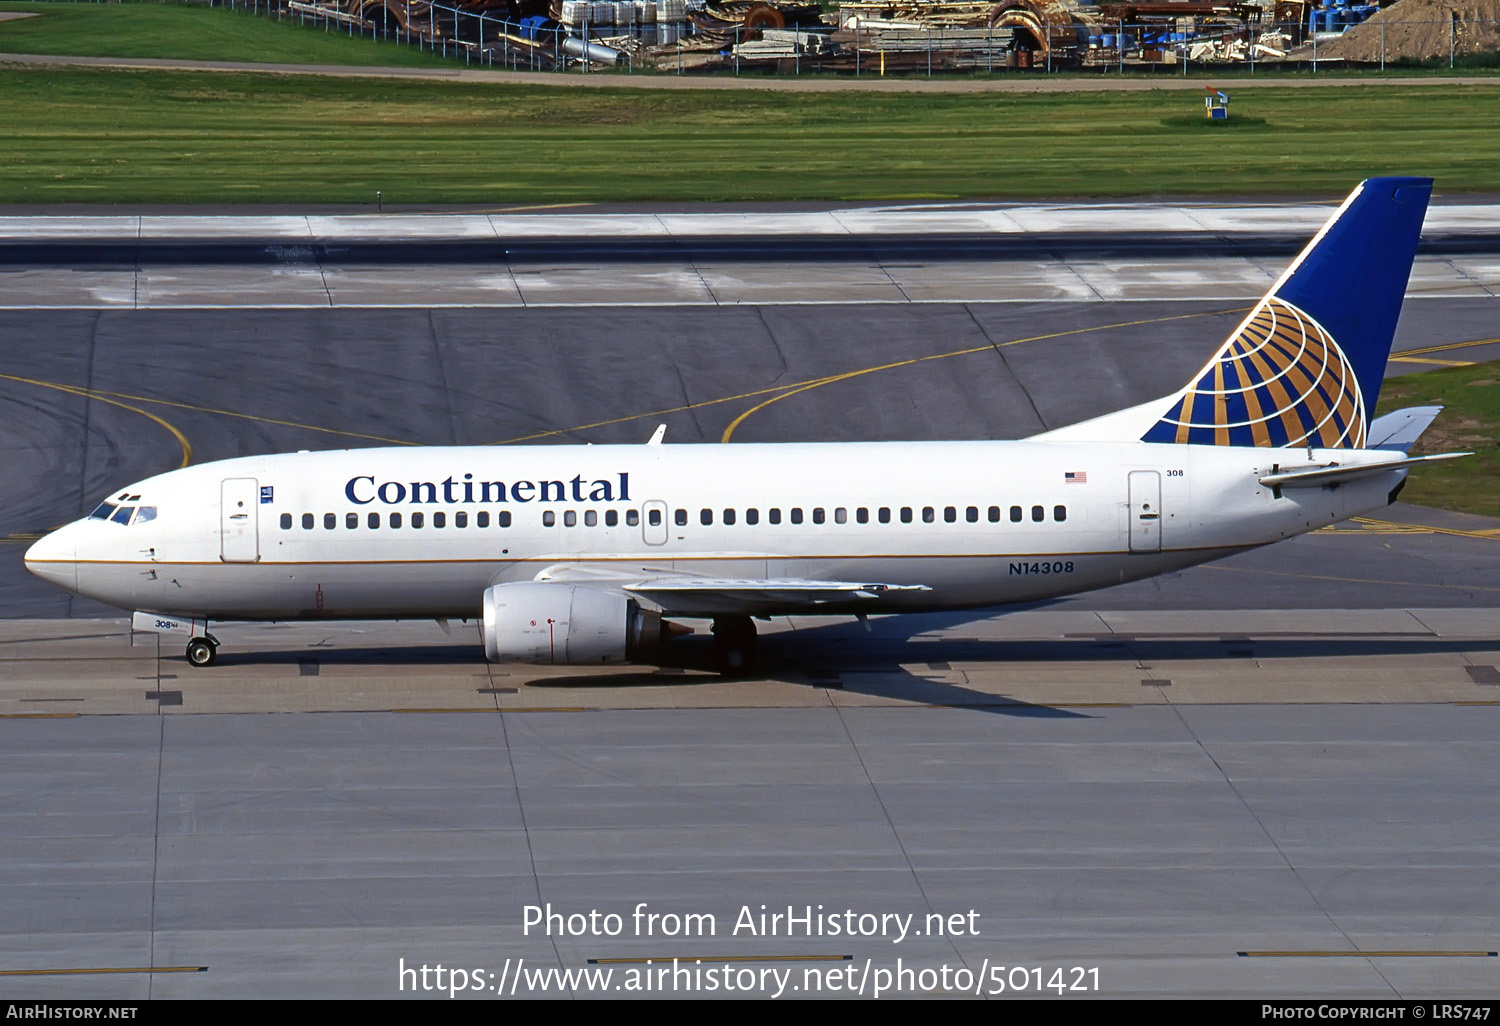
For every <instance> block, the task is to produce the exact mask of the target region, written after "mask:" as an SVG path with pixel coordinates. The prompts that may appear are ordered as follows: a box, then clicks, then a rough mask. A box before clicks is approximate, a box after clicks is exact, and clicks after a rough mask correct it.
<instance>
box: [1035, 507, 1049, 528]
mask: <svg viewBox="0 0 1500 1026" xmlns="http://www.w3.org/2000/svg"><path fill="white" fill-rule="evenodd" d="M1046 518H1047V511H1046V510H1044V509H1042V507H1040V506H1033V507H1031V519H1032V520H1033V521H1034V522H1035V523H1038V524H1040V523H1041V522H1042V521H1043V520H1045V519H1046Z"/></svg>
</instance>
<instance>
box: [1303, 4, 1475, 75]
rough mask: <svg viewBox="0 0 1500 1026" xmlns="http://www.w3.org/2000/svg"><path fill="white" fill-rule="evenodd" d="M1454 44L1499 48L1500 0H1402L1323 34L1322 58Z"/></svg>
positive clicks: (1416, 54)
mask: <svg viewBox="0 0 1500 1026" xmlns="http://www.w3.org/2000/svg"><path fill="white" fill-rule="evenodd" d="M1450 44H1451V47H1452V52H1453V53H1454V54H1455V55H1457V54H1469V53H1485V52H1493V51H1495V50H1500V0H1463V2H1462V3H1456V2H1454V0H1399V2H1397V3H1394V4H1392V5H1391V6H1389V7H1387V8H1385V9H1384V10H1382V11H1380V12H1379V13H1378V14H1375V15H1373V16H1371V17H1370V18H1368V19H1366V20H1365V21H1364V22H1363V23H1361V24H1359V25H1355V26H1354V27H1352V28H1350V29H1348V30H1347V31H1346V32H1344V34H1343V35H1342V36H1340V37H1338V38H1337V39H1330V40H1327V41H1324V40H1323V39H1321V38H1320V39H1319V41H1318V58H1319V59H1320V60H1322V59H1325V58H1342V59H1344V60H1346V61H1361V62H1367V63H1375V62H1377V61H1380V60H1382V53H1383V54H1384V57H1383V59H1384V60H1398V59H1401V58H1409V59H1413V60H1430V59H1432V58H1435V57H1443V58H1445V57H1447V56H1448V55H1449V47H1450ZM1299 56H1305V55H1303V54H1299Z"/></svg>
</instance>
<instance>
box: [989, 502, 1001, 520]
mask: <svg viewBox="0 0 1500 1026" xmlns="http://www.w3.org/2000/svg"><path fill="white" fill-rule="evenodd" d="M999 522H1000V507H999V506H991V507H990V523H992V524H998V523H999Z"/></svg>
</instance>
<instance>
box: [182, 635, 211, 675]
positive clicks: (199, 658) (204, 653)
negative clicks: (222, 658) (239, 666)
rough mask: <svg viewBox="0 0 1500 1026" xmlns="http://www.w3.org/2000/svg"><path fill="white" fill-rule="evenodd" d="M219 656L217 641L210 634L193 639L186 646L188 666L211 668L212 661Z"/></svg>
mask: <svg viewBox="0 0 1500 1026" xmlns="http://www.w3.org/2000/svg"><path fill="white" fill-rule="evenodd" d="M218 656H219V639H218V638H216V637H214V636H213V635H212V634H205V635H204V636H203V637H201V638H194V639H193V640H192V641H189V642H188V645H187V661H188V665H189V666H196V667H200V668H201V667H204V666H212V665H213V664H214V660H215V659H217V658H218Z"/></svg>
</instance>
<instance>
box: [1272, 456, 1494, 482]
mask: <svg viewBox="0 0 1500 1026" xmlns="http://www.w3.org/2000/svg"><path fill="white" fill-rule="evenodd" d="M1472 455H1474V454H1473V453H1472V452H1443V453H1436V454H1434V455H1431V456H1409V457H1407V458H1406V459H1404V460H1383V461H1381V462H1380V463H1355V464H1350V465H1344V466H1341V465H1339V464H1337V463H1330V464H1328V465H1327V466H1323V467H1307V468H1305V469H1302V470H1287V471H1283V472H1281V473H1276V474H1267V475H1266V476H1264V477H1262V478H1261V479H1260V483H1261V484H1263V485H1265V486H1267V487H1268V488H1318V487H1324V486H1327V485H1336V484H1343V483H1344V482H1345V481H1355V480H1358V479H1359V478H1362V477H1374V476H1375V475H1376V474H1384V473H1386V472H1387V471H1391V470H1405V469H1406V468H1408V467H1413V466H1416V465H1417V464H1418V463H1430V462H1432V461H1433V460H1455V459H1458V458H1459V457H1460V456H1472Z"/></svg>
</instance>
